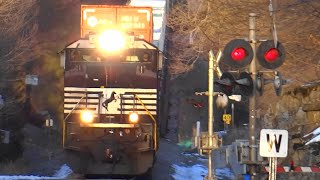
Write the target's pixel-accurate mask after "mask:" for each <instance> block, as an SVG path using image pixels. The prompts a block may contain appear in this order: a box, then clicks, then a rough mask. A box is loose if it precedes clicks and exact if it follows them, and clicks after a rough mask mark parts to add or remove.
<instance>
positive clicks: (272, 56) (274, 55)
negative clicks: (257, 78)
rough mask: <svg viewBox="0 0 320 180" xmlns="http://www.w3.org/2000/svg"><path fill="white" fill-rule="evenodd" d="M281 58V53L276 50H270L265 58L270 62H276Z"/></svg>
mask: <svg viewBox="0 0 320 180" xmlns="http://www.w3.org/2000/svg"><path fill="white" fill-rule="evenodd" d="M278 57H279V51H278V49H276V48H272V49H269V50H268V51H267V52H266V53H265V54H264V58H265V59H266V61H268V62H274V61H275V60H277V58H278Z"/></svg>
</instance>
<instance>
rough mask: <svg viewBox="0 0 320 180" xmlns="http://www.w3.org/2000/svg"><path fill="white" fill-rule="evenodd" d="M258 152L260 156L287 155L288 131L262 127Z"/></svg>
mask: <svg viewBox="0 0 320 180" xmlns="http://www.w3.org/2000/svg"><path fill="white" fill-rule="evenodd" d="M259 152H260V156H262V157H287V153H288V131H287V130H281V129H262V130H261V131H260V145H259Z"/></svg>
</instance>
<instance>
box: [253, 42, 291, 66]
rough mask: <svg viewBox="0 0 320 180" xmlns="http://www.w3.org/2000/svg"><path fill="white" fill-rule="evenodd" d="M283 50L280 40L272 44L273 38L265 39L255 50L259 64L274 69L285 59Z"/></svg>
mask: <svg viewBox="0 0 320 180" xmlns="http://www.w3.org/2000/svg"><path fill="white" fill-rule="evenodd" d="M285 56H286V55H285V50H284V47H283V46H282V44H281V43H280V42H278V43H277V46H276V47H275V46H274V42H273V40H267V41H264V42H262V43H261V44H260V46H259V48H258V50H257V58H258V61H259V64H260V65H261V66H262V67H264V68H267V69H276V68H278V67H279V66H281V65H282V64H283V62H284V60H285Z"/></svg>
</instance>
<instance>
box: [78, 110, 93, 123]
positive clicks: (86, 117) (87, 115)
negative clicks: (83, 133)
mask: <svg viewBox="0 0 320 180" xmlns="http://www.w3.org/2000/svg"><path fill="white" fill-rule="evenodd" d="M81 121H82V122H84V123H92V121H93V114H92V113H91V112H90V111H88V110H84V111H83V112H81Z"/></svg>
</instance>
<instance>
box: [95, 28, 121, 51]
mask: <svg viewBox="0 0 320 180" xmlns="http://www.w3.org/2000/svg"><path fill="white" fill-rule="evenodd" d="M125 44H126V40H125V36H124V34H122V33H121V32H120V31H116V30H107V31H104V32H103V33H102V34H101V36H100V37H99V46H100V48H101V49H103V50H106V51H109V52H113V51H119V50H121V49H122V48H124V46H125Z"/></svg>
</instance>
